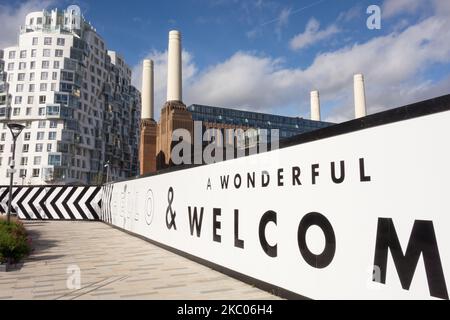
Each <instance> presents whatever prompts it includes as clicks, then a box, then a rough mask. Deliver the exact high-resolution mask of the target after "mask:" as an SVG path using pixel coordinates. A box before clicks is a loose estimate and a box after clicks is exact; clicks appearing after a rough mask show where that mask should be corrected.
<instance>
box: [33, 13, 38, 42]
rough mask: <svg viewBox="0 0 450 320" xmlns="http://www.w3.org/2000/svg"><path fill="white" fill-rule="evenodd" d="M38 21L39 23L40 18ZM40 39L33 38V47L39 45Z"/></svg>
mask: <svg viewBox="0 0 450 320" xmlns="http://www.w3.org/2000/svg"><path fill="white" fill-rule="evenodd" d="M37 21H39V18H38V19H37ZM38 24H39V22H38ZM38 41H39V40H38V38H33V46H37V45H38Z"/></svg>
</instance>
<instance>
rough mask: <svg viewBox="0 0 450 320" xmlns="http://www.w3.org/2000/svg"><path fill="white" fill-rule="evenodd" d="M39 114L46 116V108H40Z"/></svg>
mask: <svg viewBox="0 0 450 320" xmlns="http://www.w3.org/2000/svg"><path fill="white" fill-rule="evenodd" d="M39 115H40V116H45V108H39Z"/></svg>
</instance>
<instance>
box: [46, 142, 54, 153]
mask: <svg viewBox="0 0 450 320" xmlns="http://www.w3.org/2000/svg"><path fill="white" fill-rule="evenodd" d="M52 149H53V147H52V144H51V143H49V144H47V152H52Z"/></svg>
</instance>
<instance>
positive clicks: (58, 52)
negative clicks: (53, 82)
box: [55, 49, 64, 58]
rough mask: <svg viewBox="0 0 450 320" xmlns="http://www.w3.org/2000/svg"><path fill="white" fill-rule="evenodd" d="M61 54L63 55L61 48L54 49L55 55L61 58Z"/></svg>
mask: <svg viewBox="0 0 450 320" xmlns="http://www.w3.org/2000/svg"><path fill="white" fill-rule="evenodd" d="M63 55H64V51H62V50H61V49H56V50H55V57H58V58H61V57H62V56H63Z"/></svg>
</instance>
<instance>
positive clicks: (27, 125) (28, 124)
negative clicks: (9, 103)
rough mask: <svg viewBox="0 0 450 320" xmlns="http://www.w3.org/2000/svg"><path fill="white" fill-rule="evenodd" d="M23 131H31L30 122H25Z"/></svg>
mask: <svg viewBox="0 0 450 320" xmlns="http://www.w3.org/2000/svg"><path fill="white" fill-rule="evenodd" d="M25 129H31V121H27V122H25Z"/></svg>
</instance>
